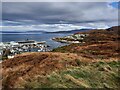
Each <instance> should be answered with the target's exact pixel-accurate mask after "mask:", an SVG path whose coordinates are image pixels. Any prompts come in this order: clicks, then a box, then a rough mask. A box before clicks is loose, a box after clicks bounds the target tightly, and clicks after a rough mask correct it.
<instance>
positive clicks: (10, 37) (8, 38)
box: [0, 33, 72, 50]
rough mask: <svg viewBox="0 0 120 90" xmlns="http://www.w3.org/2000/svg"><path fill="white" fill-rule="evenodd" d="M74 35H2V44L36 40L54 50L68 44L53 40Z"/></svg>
mask: <svg viewBox="0 0 120 90" xmlns="http://www.w3.org/2000/svg"><path fill="white" fill-rule="evenodd" d="M71 34H72V33H0V42H11V41H15V42H17V41H24V40H27V39H28V40H35V41H38V42H41V41H46V44H47V45H49V46H50V47H49V49H50V50H52V49H54V48H57V47H61V46H64V45H67V44H66V43H60V42H56V41H54V40H52V38H54V37H64V36H67V35H71Z"/></svg>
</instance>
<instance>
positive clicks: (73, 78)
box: [24, 62, 120, 88]
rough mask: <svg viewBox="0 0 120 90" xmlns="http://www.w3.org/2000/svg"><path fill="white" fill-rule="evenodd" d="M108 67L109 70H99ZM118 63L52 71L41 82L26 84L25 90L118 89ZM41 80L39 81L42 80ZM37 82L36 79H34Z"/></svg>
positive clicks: (70, 67)
mask: <svg viewBox="0 0 120 90" xmlns="http://www.w3.org/2000/svg"><path fill="white" fill-rule="evenodd" d="M108 66H110V68H111V69H110V70H109V69H108V71H106V70H100V68H106V67H108ZM118 66H120V63H118V62H110V63H104V62H97V63H94V64H88V65H84V64H83V65H80V66H69V67H68V68H67V69H65V70H61V71H53V72H52V73H51V74H48V75H46V77H44V78H43V79H44V80H45V82H44V83H41V82H36V81H32V82H27V84H25V85H24V87H25V88H118V85H119V80H120V76H119V75H118V71H117V69H118ZM43 79H41V80H43ZM36 80H37V79H36Z"/></svg>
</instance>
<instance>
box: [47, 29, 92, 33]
mask: <svg viewBox="0 0 120 90" xmlns="http://www.w3.org/2000/svg"><path fill="white" fill-rule="evenodd" d="M89 30H92V29H76V30H70V31H56V32H46V33H77V32H85V31H89Z"/></svg>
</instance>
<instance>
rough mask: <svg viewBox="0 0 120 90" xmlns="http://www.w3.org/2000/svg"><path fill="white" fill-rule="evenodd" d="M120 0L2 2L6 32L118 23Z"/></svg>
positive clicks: (108, 25) (98, 26)
mask: <svg viewBox="0 0 120 90" xmlns="http://www.w3.org/2000/svg"><path fill="white" fill-rule="evenodd" d="M119 9H120V8H119V6H118V2H2V25H1V26H0V28H2V30H3V31H30V30H32V31H33V30H41V31H43V30H44V31H49V32H53V31H68V30H74V29H84V28H93V29H96V28H97V29H104V28H109V27H112V26H117V25H118V10H119Z"/></svg>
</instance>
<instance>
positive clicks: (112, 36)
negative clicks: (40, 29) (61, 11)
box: [0, 27, 120, 90]
mask: <svg viewBox="0 0 120 90" xmlns="http://www.w3.org/2000/svg"><path fill="white" fill-rule="evenodd" d="M117 32H118V30H116V28H115V29H114V27H112V28H110V29H107V30H91V31H88V32H78V33H75V34H81V33H82V34H84V33H86V34H89V35H88V36H87V37H85V38H84V41H83V42H84V43H77V44H70V45H67V46H63V47H59V48H56V49H54V50H53V51H52V52H39V53H37V52H36V53H35V52H33V53H23V54H20V55H16V56H15V57H14V58H13V59H8V60H4V61H3V62H2V63H1V64H0V65H2V68H1V70H2V72H1V73H2V76H3V77H2V78H1V82H2V86H3V88H4V89H5V90H9V88H25V89H33V88H114V89H116V88H120V87H119V82H120V76H119V75H118V71H119V69H118V68H119V66H120V62H119V59H120V56H119V53H120V51H119V45H118V44H119V38H120V37H119V34H118V33H117ZM75 34H74V35H75Z"/></svg>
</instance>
